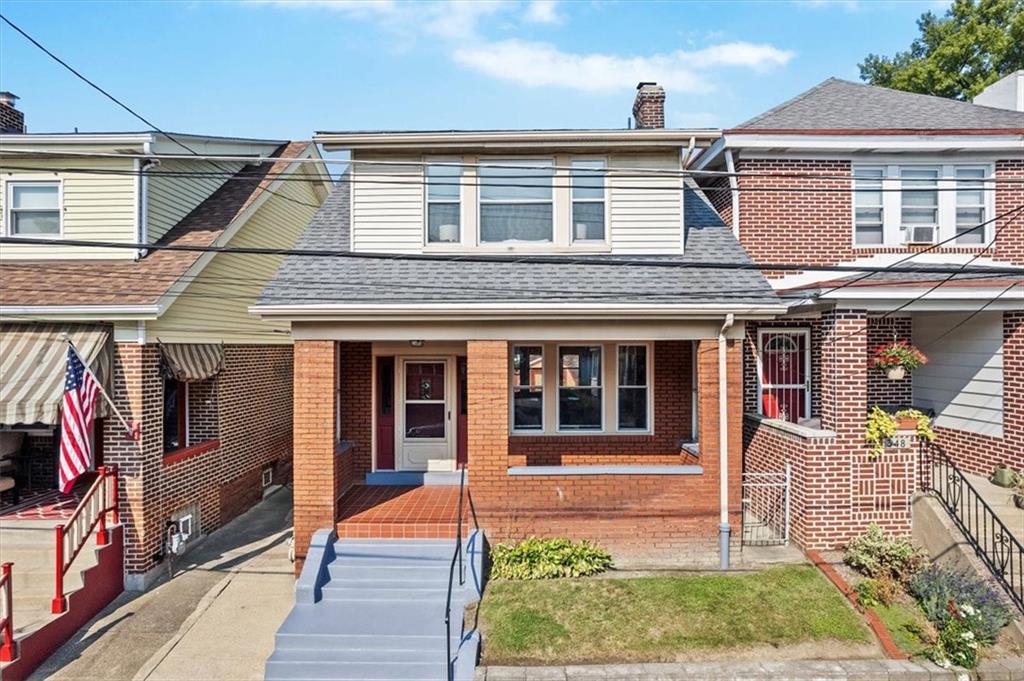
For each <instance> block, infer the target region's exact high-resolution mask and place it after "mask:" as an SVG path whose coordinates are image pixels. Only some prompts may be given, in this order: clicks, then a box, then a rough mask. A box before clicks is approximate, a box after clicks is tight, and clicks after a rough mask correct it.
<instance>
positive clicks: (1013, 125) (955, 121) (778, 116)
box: [733, 78, 1024, 131]
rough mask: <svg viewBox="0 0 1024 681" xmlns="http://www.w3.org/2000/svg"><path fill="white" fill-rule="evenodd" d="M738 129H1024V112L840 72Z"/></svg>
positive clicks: (737, 127)
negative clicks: (851, 78) (851, 77)
mask: <svg viewBox="0 0 1024 681" xmlns="http://www.w3.org/2000/svg"><path fill="white" fill-rule="evenodd" d="M733 129H734V130H749V131H756V130H969V129H988V130H1002V129H1006V130H1017V131H1021V130H1024V112H1019V111H1010V110H1007V109H997V108H994V107H990V106H981V105H978V104H971V103H970V102H961V101H957V100H955V99H946V98H945V97H932V96H930V95H920V94H915V93H912V92H902V91H900V90H890V89H889V88H884V87H877V86H874V85H865V84H863V83H854V82H850V81H848V80H840V79H839V78H829V79H828V80H826V81H824V82H822V83H819V84H818V85H815V86H814V87H812V88H811V89H810V90H807V91H806V92H804V93H802V94H799V95H797V96H796V97H794V98H793V99H790V100H789V101H786V102H783V103H782V104H780V105H778V106H776V107H775V108H772V109H769V110H768V111H766V112H764V113H762V114H760V115H759V116H755V117H754V118H751V119H750V120H748V121H746V122H744V123H740V124H739V125H737V126H736V127H735V128H733Z"/></svg>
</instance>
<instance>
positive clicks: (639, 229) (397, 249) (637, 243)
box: [352, 151, 683, 254]
mask: <svg viewBox="0 0 1024 681" xmlns="http://www.w3.org/2000/svg"><path fill="white" fill-rule="evenodd" d="M440 156H444V158H451V156H449V155H440ZM516 156H517V155H516V154H509V155H508V156H507V157H509V158H512V157H516ZM534 156H536V157H538V158H541V157H543V158H545V159H551V158H554V157H555V154H553V153H549V154H540V153H538V152H536V151H534V152H532V153H531V154H530V156H529V157H534ZM462 158H463V160H464V161H465V162H466V163H473V162H477V161H480V162H486V161H487V160H488V158H493V157H477V156H472V155H466V156H463V157H462ZM557 158H558V162H559V164H567V163H569V161H570V159H571V157H570V156H568V155H565V154H559V155H558V157H557ZM606 158H607V159H608V164H609V167H610V168H644V169H657V170H679V159H678V156H677V154H675V153H674V152H665V153H663V154H643V155H638V154H612V155H608V156H606ZM356 159H357V160H359V161H368V162H371V163H358V164H355V166H354V167H353V175H354V182H353V185H352V247H353V250H357V251H383V252H391V253H416V252H420V251H422V250H423V242H424V232H425V228H424V187H423V185H422V180H423V171H422V169H421V168H420V167H419V166H415V165H409V166H405V165H391V163H395V162H399V163H401V162H403V161H410V162H413V161H415V162H418V161H420V159H421V157H420V156H395V155H383V156H373V155H369V154H359V155H358V156H356ZM381 160H387V161H388V162H389V164H388V165H373V164H372V162H373V161H381ZM464 173H465V175H464V179H463V181H464V182H465V183H466V184H467V187H466V188H464V190H463V192H462V229H463V237H462V243H461V244H460V245H458V246H454V247H453V248H455V249H462V250H465V249H467V248H470V249H472V248H473V247H474V245H475V243H476V238H477V237H476V230H477V188H476V187H475V186H472V183H473V182H474V178H473V171H472V169H467V170H465V171H464ZM568 182H569V180H568V177H567V176H566V175H565V174H564V173H562V172H560V173H559V174H558V175H557V176H556V178H555V184H556V185H557V186H556V189H555V191H554V192H553V202H554V206H553V210H554V216H555V225H554V235H555V243H554V244H552V245H551V248H552V249H560V250H562V251H567V252H571V251H572V247H570V246H569V235H570V234H571V230H570V225H569V224H568V222H569V221H570V220H571V205H570V204H571V199H570V192H569V191H568V189H564V188H561V187H562V185H567V184H568ZM608 184H609V191H608V196H607V201H608V203H607V210H608V216H609V246H610V249H611V252H613V253H634V254H638V253H649V254H673V253H679V252H680V248H681V238H680V237H681V232H682V220H683V216H682V198H683V197H682V183H681V180H680V178H679V177H678V176H659V175H656V174H655V175H649V176H644V177H610V178H609V182H608ZM431 248H432V249H435V250H437V249H438V248H444V247H443V246H439V245H432V246H431ZM481 248H490V249H491V250H495V249H498V250H506V249H505V248H504V247H503V246H500V245H490V246H487V245H485V246H482V247H481ZM521 248H524V249H530V250H533V251H538V250H542V249H544V248H545V246H544V245H538V244H531V245H523V246H522V247H521ZM587 248H591V249H593V248H594V245H593V244H589V245H587Z"/></svg>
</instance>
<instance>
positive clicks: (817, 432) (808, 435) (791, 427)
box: [744, 414, 836, 440]
mask: <svg viewBox="0 0 1024 681" xmlns="http://www.w3.org/2000/svg"><path fill="white" fill-rule="evenodd" d="M744 416H745V417H746V418H747V419H748V420H750V421H756V422H757V423H759V424H761V425H762V426H767V427H769V428H774V429H775V430H781V431H784V432H786V433H791V434H793V435H796V436H798V437H801V438H804V439H805V440H813V439H824V438H834V437H835V436H836V434H835V432H834V431H831V430H821V429H819V428H809V427H807V426H801V425H800V424H797V423H790V422H789V421H783V420H782V419H770V418H766V417H764V416H761V415H760V414H745V415H744Z"/></svg>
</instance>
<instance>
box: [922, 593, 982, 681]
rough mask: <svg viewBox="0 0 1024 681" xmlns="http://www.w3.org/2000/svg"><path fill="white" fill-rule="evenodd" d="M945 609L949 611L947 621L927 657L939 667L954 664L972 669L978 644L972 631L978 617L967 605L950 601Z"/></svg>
mask: <svg viewBox="0 0 1024 681" xmlns="http://www.w3.org/2000/svg"><path fill="white" fill-rule="evenodd" d="M946 609H947V610H948V611H949V621H948V622H946V626H945V627H943V629H942V632H941V633H940V634H939V640H938V642H937V643H936V644H935V647H934V648H933V649H932V651H931V652H930V655H929V656H930V657H931V658H932V660H933V661H934V662H935V663H936V664H938V665H939V666H941V667H946V668H948V667H949V666H950V665H951V664H955V665H957V666H958V667H964V668H966V669H973V668H974V667H976V666H977V665H978V648H979V647H980V644H979V642H978V637H977V636H976V635H975V633H974V630H975V628H976V627H977V626H978V624H977V620H979V619H980V615H979V614H978V611H977V610H976V609H975V608H973V607H972V606H971V605H970V604H969V603H964V604H962V605H957V604H956V603H954V602H953V600H952V599H950V600H949V601H948V602H947V603H946Z"/></svg>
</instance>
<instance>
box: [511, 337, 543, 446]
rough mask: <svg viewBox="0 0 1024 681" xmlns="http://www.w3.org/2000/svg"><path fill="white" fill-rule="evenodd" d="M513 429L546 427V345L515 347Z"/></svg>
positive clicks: (513, 350) (513, 359) (513, 360)
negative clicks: (544, 346)
mask: <svg viewBox="0 0 1024 681" xmlns="http://www.w3.org/2000/svg"><path fill="white" fill-rule="evenodd" d="M512 429H513V430H543V429H544V348H543V347H542V346H539V345H523V346H515V347H513V348H512Z"/></svg>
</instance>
